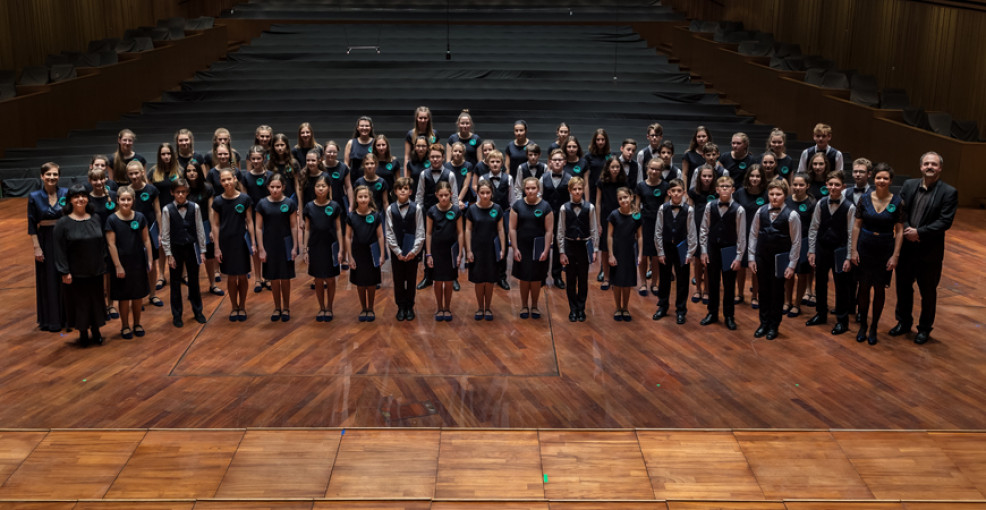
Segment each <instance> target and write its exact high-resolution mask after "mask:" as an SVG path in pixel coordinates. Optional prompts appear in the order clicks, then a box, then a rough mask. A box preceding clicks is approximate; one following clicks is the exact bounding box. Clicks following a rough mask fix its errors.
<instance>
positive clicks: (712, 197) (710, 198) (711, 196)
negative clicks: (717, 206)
mask: <svg viewBox="0 0 986 510" xmlns="http://www.w3.org/2000/svg"><path fill="white" fill-rule="evenodd" d="M705 198H706V199H707V200H708V201H709V202H712V201H713V200H715V199H716V196H715V195H709V196H707V197H705Z"/></svg>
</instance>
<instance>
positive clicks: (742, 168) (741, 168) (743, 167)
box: [739, 161, 746, 170]
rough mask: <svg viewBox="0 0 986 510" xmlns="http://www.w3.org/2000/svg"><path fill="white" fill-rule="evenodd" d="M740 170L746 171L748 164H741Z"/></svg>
mask: <svg viewBox="0 0 986 510" xmlns="http://www.w3.org/2000/svg"><path fill="white" fill-rule="evenodd" d="M739 169H740V170H746V162H745V161H743V162H741V163H740V164H739Z"/></svg>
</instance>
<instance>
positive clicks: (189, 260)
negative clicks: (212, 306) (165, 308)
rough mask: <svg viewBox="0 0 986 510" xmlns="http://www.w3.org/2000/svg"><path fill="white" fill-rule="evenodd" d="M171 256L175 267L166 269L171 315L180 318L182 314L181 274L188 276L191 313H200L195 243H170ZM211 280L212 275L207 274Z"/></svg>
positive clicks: (200, 301)
mask: <svg viewBox="0 0 986 510" xmlns="http://www.w3.org/2000/svg"><path fill="white" fill-rule="evenodd" d="M171 256H173V257H174V258H175V267H172V268H170V269H169V271H168V286H169V288H170V289H171V315H172V317H177V318H180V317H181V314H182V302H181V275H182V271H183V270H184V272H185V273H186V274H187V276H188V302H189V303H190V304H191V306H192V312H193V313H202V293H201V292H199V262H198V260H197V259H196V257H195V245H194V244H186V245H171ZM209 280H210V281H212V275H209Z"/></svg>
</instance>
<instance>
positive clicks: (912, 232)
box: [904, 227, 921, 242]
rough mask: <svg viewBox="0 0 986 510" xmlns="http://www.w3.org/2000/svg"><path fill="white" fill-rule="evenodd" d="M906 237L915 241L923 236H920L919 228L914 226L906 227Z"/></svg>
mask: <svg viewBox="0 0 986 510" xmlns="http://www.w3.org/2000/svg"><path fill="white" fill-rule="evenodd" d="M904 239H907V240H908V241H913V242H918V241H920V240H921V238H920V236H918V229H916V228H914V227H907V228H905V229H904Z"/></svg>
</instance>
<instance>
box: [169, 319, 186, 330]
mask: <svg viewBox="0 0 986 510" xmlns="http://www.w3.org/2000/svg"><path fill="white" fill-rule="evenodd" d="M171 323H172V324H174V325H175V327H176V328H180V327H182V326H184V325H185V323H184V322H182V321H181V317H175V318H174V320H172V321H171Z"/></svg>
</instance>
